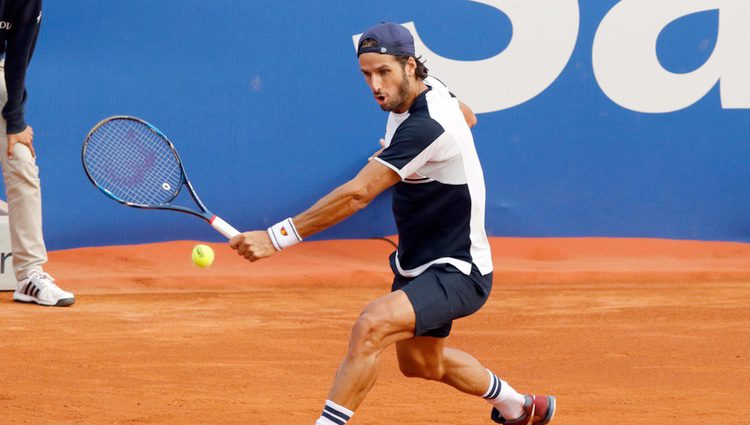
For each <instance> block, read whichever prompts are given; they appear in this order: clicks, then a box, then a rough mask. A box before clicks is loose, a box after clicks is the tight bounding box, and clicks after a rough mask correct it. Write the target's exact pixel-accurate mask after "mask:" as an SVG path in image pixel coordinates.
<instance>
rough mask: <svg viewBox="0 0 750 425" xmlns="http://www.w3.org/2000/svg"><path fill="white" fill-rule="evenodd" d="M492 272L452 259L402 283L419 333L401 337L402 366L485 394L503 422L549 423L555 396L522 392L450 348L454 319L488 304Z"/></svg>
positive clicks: (417, 374)
mask: <svg viewBox="0 0 750 425" xmlns="http://www.w3.org/2000/svg"><path fill="white" fill-rule="evenodd" d="M491 286H492V276H491V274H488V275H484V276H482V275H481V274H480V273H479V271H478V270H477V269H476V268H474V269H473V270H472V271H471V273H470V274H469V275H466V274H463V273H461V272H460V271H459V270H458V269H456V268H455V267H453V266H450V265H444V266H435V267H432V268H430V269H428V271H426V272H425V273H423V274H422V275H420V276H419V277H417V278H415V279H413V280H412V281H410V282H408V283H406V284H405V285H403V287H402V290H403V291H404V292H405V293H406V294H407V295H408V296H409V299H410V300H411V302H412V305H413V306H414V310H415V314H416V326H415V335H417V337H415V338H413V339H409V340H402V341H399V342H397V343H396V347H397V354H398V360H399V367H400V369H401V371H402V372H403V373H404V374H405V375H407V376H415V377H420V378H424V379H431V380H435V381H439V382H443V383H446V384H448V385H451V386H453V387H454V388H456V389H458V390H460V391H463V392H465V393H468V394H472V395H475V396H481V397H483V398H485V399H486V400H487V401H488V402H490V404H492V405H493V419H494V420H495V421H498V422H500V423H507V424H517V423H524V424H526V423H530V424H533V425H541V424H546V423H548V422H549V421H550V420H551V419H552V415H553V414H554V409H555V406H554V398H552V397H547V396H539V397H536V396H525V395H523V394H519V393H518V392H517V391H516V390H514V389H513V387H511V386H510V385H509V384H508V383H507V382H505V381H503V380H501V379H499V378H497V376H495V374H494V373H492V372H490V371H489V370H488V369H486V368H485V367H484V366H482V364H481V363H479V361H477V360H476V359H475V358H474V357H472V356H471V355H469V354H467V353H465V352H463V351H460V350H456V349H452V348H446V346H445V340H446V338H447V337H448V335H449V334H450V331H451V325H452V321H453V320H455V319H458V318H460V317H464V316H468V315H470V314H473V313H474V312H476V311H477V310H479V309H480V308H481V307H482V305H484V303H485V301H486V300H487V297H488V296H489V292H490V289H491Z"/></svg>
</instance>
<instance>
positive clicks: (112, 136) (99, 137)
mask: <svg viewBox="0 0 750 425" xmlns="http://www.w3.org/2000/svg"><path fill="white" fill-rule="evenodd" d="M81 155H82V160H83V168H84V170H86V175H87V176H88V178H89V180H91V182H92V183H94V186H96V187H98V188H99V190H101V191H102V192H104V194H105V195H107V196H109V197H110V198H112V199H114V200H115V201H117V202H119V203H121V204H123V205H127V206H129V207H135V208H145V209H153V210H172V211H178V212H182V213H187V214H192V215H194V216H197V217H200V218H202V219H204V220H206V221H207V222H209V223H210V224H211V226H213V228H214V229H216V230H217V231H219V233H221V234H222V235H224V236H225V237H226V238H227V239H231V238H232V237H234V236H235V235H238V234H239V233H240V232H239V231H237V229H235V228H234V227H232V226H231V225H229V223H227V222H226V221H224V220H222V219H221V218H219V217H218V216H216V215H214V214H212V213H211V211H209V210H208V209H207V208H206V206H205V205H203V202H201V200H200V198H198V195H197V194H196V193H195V190H194V189H193V185H192V184H190V180H188V178H187V175H186V174H185V168H184V167H183V166H182V161H180V156H179V155H178V154H177V150H176V149H175V147H174V145H173V144H172V142H170V141H169V139H167V136H165V135H164V134H163V133H162V132H161V131H159V130H158V129H157V128H156V127H154V126H153V125H151V124H149V123H147V122H145V121H143V120H141V119H139V118H135V117H128V116H116V117H110V118H107V119H105V120H103V121H101V122H100V123H99V124H97V125H96V126H94V128H92V129H91V131H89V134H88V135H87V136H86V140H85V141H84V142H83V151H82V154H81ZM183 187H187V189H188V192H189V193H190V196H191V197H192V198H193V200H194V201H195V204H196V206H197V207H198V208H197V209H195V208H188V207H186V206H182V205H175V204H173V203H172V201H174V200H175V198H177V195H178V194H179V193H180V190H182V188H183Z"/></svg>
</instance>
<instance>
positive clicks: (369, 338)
mask: <svg viewBox="0 0 750 425" xmlns="http://www.w3.org/2000/svg"><path fill="white" fill-rule="evenodd" d="M414 321H415V315H414V309H413V308H412V305H411V303H410V302H409V299H408V298H407V296H406V294H404V292H403V291H395V292H392V293H390V294H388V295H386V296H383V297H381V298H378V299H377V300H375V301H373V302H371V303H370V304H369V305H368V306H367V307H366V308H365V309H364V310H363V311H362V314H360V316H359V318H358V319H357V321H356V323H355V324H354V328H353V329H352V334H351V338H350V340H349V350H348V352H347V354H346V357H345V358H344V360H343V362H342V363H341V365H340V366H339V369H338V371H337V373H336V378H335V380H334V383H333V387H332V388H331V391H330V392H329V394H328V400H327V401H326V405H325V407H324V409H323V413H322V414H321V416H320V418H319V419H318V421H317V422H316V424H318V425H344V424H346V422H347V421H348V420H349V419H350V418H351V416H352V415H353V413H354V410H356V409H357V407H359V405H360V403H362V400H363V399H364V398H365V395H367V392H368V391H370V388H372V386H373V384H374V383H375V380H376V379H377V375H378V370H379V367H380V355H381V354H382V352H383V350H384V349H385V348H386V347H388V346H389V345H391V344H393V343H395V342H397V341H399V340H403V339H407V338H411V337H412V336H413V335H414V323H415V322H414Z"/></svg>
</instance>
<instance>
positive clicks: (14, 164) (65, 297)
mask: <svg viewBox="0 0 750 425" xmlns="http://www.w3.org/2000/svg"><path fill="white" fill-rule="evenodd" d="M41 21H42V2H41V0H0V55H1V56H2V59H0V104H3V105H4V106H3V113H2V118H1V119H0V158H1V161H0V165H2V170H3V181H4V183H5V194H6V196H7V199H8V223H9V224H10V238H11V245H12V254H13V269H14V271H15V274H16V280H17V281H18V285H17V287H16V291H15V293H14V294H13V300H14V301H18V302H26V303H36V304H40V305H47V306H67V305H71V304H73V303H74V302H75V297H74V295H73V294H71V293H70V292H67V291H63V290H62V289H60V287H58V286H57V285H56V284H55V280H54V279H53V278H52V276H50V275H49V274H48V273H45V272H44V269H43V268H42V266H43V265H44V264H45V263H46V262H47V249H46V247H45V245H44V236H43V234H42V194H41V188H40V185H39V168H38V167H37V165H36V152H35V151H34V130H33V129H32V128H31V126H30V125H28V124H27V123H26V120H25V118H24V106H25V104H26V68H27V67H28V65H29V62H30V61H31V56H32V54H33V53H34V46H35V45H36V40H37V36H38V35H39V26H40V24H41Z"/></svg>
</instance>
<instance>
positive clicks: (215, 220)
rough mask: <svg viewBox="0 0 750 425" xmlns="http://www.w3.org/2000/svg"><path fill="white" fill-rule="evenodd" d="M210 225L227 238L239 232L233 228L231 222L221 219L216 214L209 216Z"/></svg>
mask: <svg viewBox="0 0 750 425" xmlns="http://www.w3.org/2000/svg"><path fill="white" fill-rule="evenodd" d="M211 227H213V228H214V229H216V230H217V231H218V232H219V233H221V234H222V235H224V237H226V238H227V239H232V238H233V237H235V236H237V235H239V234H240V231H239V230H237V229H235V228H234V227H232V225H231V224H229V223H227V222H226V221H224V220H222V219H221V217H219V216H216V215H215V216H213V217H211Z"/></svg>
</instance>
